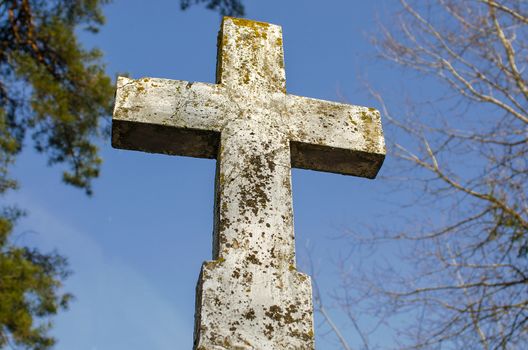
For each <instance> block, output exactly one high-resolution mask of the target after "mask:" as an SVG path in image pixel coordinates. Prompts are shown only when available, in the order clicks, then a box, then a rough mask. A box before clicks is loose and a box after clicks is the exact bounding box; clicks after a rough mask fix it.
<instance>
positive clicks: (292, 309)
mask: <svg viewBox="0 0 528 350" xmlns="http://www.w3.org/2000/svg"><path fill="white" fill-rule="evenodd" d="M196 305H197V310H196V316H195V318H196V320H195V322H196V325H195V340H194V349H195V350H233V349H236V350H257V349H258V350H283V349H284V350H286V349H287V350H313V349H314V347H315V345H314V333H313V319H312V286H311V281H310V277H308V276H307V275H305V274H303V273H300V272H298V271H296V270H295V269H294V268H293V267H291V268H290V269H287V270H280V269H278V268H263V267H261V266H258V265H251V266H248V267H247V268H240V266H239V265H238V266H237V265H235V264H234V262H233V263H230V262H228V261H224V260H216V261H211V262H206V263H204V265H203V266H202V271H201V274H200V278H199V281H198V286H197V293H196Z"/></svg>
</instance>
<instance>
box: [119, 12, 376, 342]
mask: <svg viewBox="0 0 528 350" xmlns="http://www.w3.org/2000/svg"><path fill="white" fill-rule="evenodd" d="M112 126H113V127H112V144H113V146H114V147H117V148H124V149H132V150H140V151H146V152H155V153H165V154H173V155H182V156H192V157H204V158H216V159H217V173H216V194H215V220H214V223H215V226H214V235H213V241H214V243H213V259H214V260H213V261H210V262H206V263H204V265H203V267H202V271H201V274H200V279H199V282H198V287H197V297H196V317H195V318H196V326H195V344H194V348H195V349H197V350H221V349H266V350H268V349H269V350H271V349H274V350H277V349H313V348H314V340H313V336H314V333H313V311H312V292H311V283H310V279H309V277H307V276H306V275H304V274H302V273H300V272H298V271H297V270H296V265H295V246H294V233H293V211H292V196H291V180H290V177H291V175H290V173H291V167H292V166H293V167H298V168H304V169H314V170H319V171H329V172H336V173H342V174H348V175H355V176H362V177H367V178H374V177H375V176H376V174H377V172H378V170H379V168H380V167H381V164H382V162H383V159H384V156H385V144H384V139H383V133H382V129H381V122H380V116H379V112H378V111H376V110H374V109H372V108H366V107H359V106H351V105H346V104H340V103H334V102H327V101H321V100H316V99H310V98H305V97H298V96H293V95H289V94H287V93H286V88H285V72H284V63H283V48H282V33H281V28H280V27H279V26H275V25H271V24H267V23H260V22H254V21H248V20H244V19H236V18H229V17H226V18H224V21H223V23H222V29H221V31H220V34H219V38H218V66H217V84H204V83H191V82H185V81H175V80H165V79H151V78H143V79H138V80H132V79H128V78H122V77H121V78H119V80H118V89H117V95H116V106H115V111H114V118H113V124H112Z"/></svg>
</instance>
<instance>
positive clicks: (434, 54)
mask: <svg viewBox="0 0 528 350" xmlns="http://www.w3.org/2000/svg"><path fill="white" fill-rule="evenodd" d="M400 2H401V12H399V13H398V14H397V15H396V16H394V17H393V18H394V24H384V25H383V26H381V32H380V34H379V35H378V36H377V37H376V39H374V41H373V42H374V45H375V46H376V47H377V48H378V52H379V54H380V56H381V57H382V59H384V60H387V61H390V62H392V63H393V64H395V66H396V67H400V68H403V69H404V70H408V71H410V72H412V71H414V72H417V75H416V77H418V78H419V79H423V80H424V81H426V83H424V86H426V87H430V86H433V87H434V91H433V92H432V93H430V91H427V92H426V91H419V92H418V93H417V94H416V96H415V98H414V100H413V101H412V102H411V103H409V105H408V107H409V108H407V112H406V113H401V112H402V111H401V110H398V112H397V113H392V112H394V111H395V110H396V109H395V108H394V105H392V104H391V103H389V101H388V100H383V99H382V98H380V95H379V94H378V93H377V92H375V91H373V96H375V97H376V98H377V99H378V100H379V102H380V104H381V105H382V110H383V114H384V115H385V120H386V121H388V122H389V124H390V126H389V128H392V132H391V134H392V135H393V137H392V138H393V140H392V141H394V142H392V147H391V150H392V157H395V158H397V159H398V164H399V166H401V168H400V169H399V170H400V171H401V173H400V174H401V175H402V176H403V179H404V180H405V181H403V183H404V186H405V187H403V188H405V189H406V190H407V191H408V193H410V192H411V191H412V192H414V193H418V195H417V196H415V198H413V200H412V201H411V202H410V203H409V204H410V206H409V207H407V208H406V209H405V210H404V209H403V208H402V212H407V213H410V216H407V219H408V220H407V224H402V225H398V226H399V227H398V228H397V229H395V228H385V229H383V228H380V227H376V228H373V229H372V230H371V233H370V235H369V237H365V236H364V232H361V235H359V234H356V232H350V234H349V238H350V239H353V240H354V243H355V244H358V243H364V244H370V245H372V246H373V247H375V248H379V249H384V248H382V246H383V244H391V245H393V247H394V245H395V244H396V245H398V244H399V245H400V248H401V249H402V250H401V253H402V255H403V256H404V257H405V259H406V260H405V263H404V264H402V265H401V266H399V265H398V266H394V265H393V266H391V265H390V264H389V265H388V267H387V266H385V267H383V266H381V267H380V266H377V267H375V268H370V269H361V271H362V272H360V271H359V270H358V269H353V270H346V268H345V267H347V266H348V265H347V264H342V265H341V266H342V267H343V268H342V276H343V278H342V286H341V288H340V289H338V290H337V291H336V293H335V295H334V298H335V301H336V302H337V303H339V305H341V307H342V309H343V310H344V311H347V310H354V312H356V313H357V312H358V311H359V310H361V312H363V313H364V314H366V313H368V314H369V315H370V316H372V317H378V318H379V319H381V320H382V321H383V322H384V323H385V324H386V327H388V328H391V329H393V330H394V331H395V332H396V333H394V334H395V335H397V337H396V338H395V340H394V343H393V346H388V347H389V348H399V349H443V350H444V349H485V350H490V349H503V350H506V349H512V350H513V349H519V350H520V349H528V200H527V194H528V193H527V192H528V191H527V188H528V40H527V39H528V1H526V0H400ZM435 94H436V95H435ZM424 96H425V97H424ZM431 96H436V97H435V98H433V97H431ZM400 179H401V178H400ZM424 208H427V209H426V210H424ZM427 214H429V215H427ZM393 227H394V226H393ZM402 247H403V248H402ZM378 265H379V264H378ZM373 346H374V345H373Z"/></svg>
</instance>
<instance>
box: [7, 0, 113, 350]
mask: <svg viewBox="0 0 528 350" xmlns="http://www.w3.org/2000/svg"><path fill="white" fill-rule="evenodd" d="M107 2H108V1H107V0H45V1H44V0H7V1H6V0H4V1H0V195H4V194H5V193H6V192H7V191H8V190H10V189H16V188H17V182H16V180H15V179H12V178H11V177H10V176H9V169H10V165H12V164H13V162H14V160H15V158H16V156H17V155H18V154H19V153H20V152H21V150H22V149H23V146H24V142H25V141H26V142H27V141H29V140H30V139H29V137H27V136H31V139H32V144H33V145H34V147H35V149H36V150H37V151H38V152H40V153H43V154H45V155H46V156H47V158H48V162H49V164H64V165H65V166H66V170H65V171H64V173H63V180H64V182H65V183H67V184H70V185H73V186H76V187H79V188H81V189H83V190H85V191H86V193H87V194H91V192H92V189H91V181H92V179H94V178H95V177H97V176H98V175H99V167H100V164H101V160H100V158H99V156H98V154H97V147H96V145H95V140H96V139H97V137H98V136H100V135H101V134H102V132H103V128H102V123H101V120H102V118H103V117H105V116H109V115H110V112H111V107H112V96H113V86H112V82H111V79H110V78H109V77H108V76H107V75H106V73H105V70H104V66H103V65H101V63H100V58H101V53H100V52H99V51H97V50H95V49H94V50H86V49H84V48H83V47H82V45H81V44H80V43H79V41H78V40H77V37H76V32H75V31H76V30H77V29H78V28H79V27H80V26H82V27H84V29H87V30H89V31H92V32H96V31H97V28H98V26H100V25H101V24H103V20H104V18H103V15H102V12H101V6H102V5H103V4H105V3H107ZM22 215H23V212H22V211H20V210H18V209H17V208H12V207H9V206H5V205H4V207H3V208H2V209H1V210H0V348H4V347H5V346H8V345H9V346H11V347H15V346H16V347H22V348H27V349H48V348H50V347H51V346H52V345H53V344H54V343H55V340H54V339H53V338H52V337H50V336H48V330H49V329H50V327H51V326H52V323H51V319H50V316H53V315H55V314H56V313H57V312H58V311H59V310H60V309H63V308H66V307H67V306H68V302H69V300H70V299H71V295H69V294H64V293H63V292H62V291H61V285H62V281H63V280H64V279H65V278H66V277H67V275H68V273H69V272H68V270H67V262H66V259H65V258H64V257H62V256H60V255H59V254H57V253H47V254H44V253H41V252H39V251H38V250H36V249H32V248H29V247H19V246H17V245H16V244H14V239H13V234H14V231H13V229H14V226H15V223H16V220H17V219H18V218H20V217H21V216H22Z"/></svg>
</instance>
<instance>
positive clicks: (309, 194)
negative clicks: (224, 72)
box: [8, 0, 401, 350]
mask: <svg viewBox="0 0 528 350" xmlns="http://www.w3.org/2000/svg"><path fill="white" fill-rule="evenodd" d="M246 5H247V14H246V17H247V18H250V19H255V20H260V21H265V22H270V23H274V24H279V25H281V26H282V27H283V34H284V46H285V61H286V76H287V89H288V92H290V93H293V94H296V95H301V96H308V97H314V98H320V99H327V100H333V101H341V102H343V101H346V102H348V103H352V104H357V105H365V106H374V107H379V106H377V104H376V103H375V102H374V101H373V100H372V99H371V98H370V97H369V96H368V94H367V93H366V91H365V88H364V86H363V83H362V80H364V79H368V80H369V81H370V82H371V83H372V84H373V85H375V86H377V87H380V88H381V89H382V91H389V92H391V93H392V94H395V95H396V98H397V97H398V96H397V95H398V92H399V91H401V76H399V75H398V74H396V73H395V72H393V71H392V70H391V69H390V68H389V67H387V66H382V65H380V64H379V63H377V62H376V61H375V60H374V56H375V51H374V50H373V48H372V47H371V46H370V44H369V40H368V34H369V33H374V32H375V30H376V25H377V22H378V21H382V22H383V21H386V20H387V17H386V16H387V14H390V11H391V7H390V6H394V5H395V2H392V1H343V0H340V1H338V0H332V1H330V0H326V1H324V2H323V1H314V0H302V1H301V0H297V1H279V0H268V1H246ZM105 14H106V17H107V24H106V25H105V26H104V27H103V28H102V30H101V32H100V33H99V34H97V35H95V36H94V35H90V34H86V33H82V34H81V37H82V40H83V42H84V43H85V45H87V46H89V47H92V46H97V47H99V48H100V49H102V51H103V52H104V54H105V57H104V61H105V62H106V64H107V69H108V73H109V74H110V75H111V76H113V77H114V76H115V75H116V74H117V73H118V72H127V73H128V74H130V76H131V77H133V78H139V77H143V76H148V77H159V78H170V79H178V80H188V81H202V82H213V81H214V72H215V64H216V62H215V60H216V35H217V32H218V29H219V26H220V20H221V18H220V16H219V15H218V14H217V13H214V12H211V11H208V10H205V9H203V8H202V7H200V6H197V7H194V8H191V9H190V10H188V11H186V12H181V11H180V10H179V1H178V0H150V1H148V2H147V1H139V0H126V1H125V0H115V1H114V3H113V4H111V5H109V6H107V7H106V8H105ZM28 145H29V144H28ZM101 154H102V157H103V159H104V164H103V168H102V174H101V178H100V179H98V180H96V181H95V184H94V192H95V194H94V196H93V197H92V198H88V197H86V196H85V195H84V194H83V193H82V192H81V191H79V190H76V189H74V188H70V187H67V186H64V185H63V184H62V183H61V181H60V179H61V169H60V167H54V168H49V167H47V166H46V160H45V159H44V158H42V157H40V156H38V155H36V154H34V153H33V152H32V151H31V150H30V147H27V150H26V151H25V152H24V153H23V154H22V156H21V157H20V158H19V161H18V162H17V164H16V166H15V168H14V175H15V176H16V177H17V178H18V179H19V180H20V183H21V190H19V191H18V192H16V193H13V194H12V195H11V196H10V197H9V198H8V199H9V200H10V201H14V202H16V203H18V204H19V205H20V206H21V207H23V208H26V209H27V210H28V212H29V214H30V215H29V216H28V217H27V218H26V219H25V220H23V221H22V222H21V224H20V225H19V229H20V232H23V234H21V235H20V236H19V237H18V240H19V242H21V243H27V244H36V245H37V246H39V247H40V248H42V249H43V250H52V249H57V250H58V251H59V252H60V253H62V254H64V255H66V256H67V257H69V261H70V265H71V268H72V270H73V271H74V275H73V276H72V277H71V278H70V279H69V280H68V281H67V283H66V290H67V291H69V292H72V293H73V294H74V295H75V296H76V300H75V301H74V302H73V304H72V305H71V309H70V310H69V311H68V312H64V313H62V314H61V315H59V316H58V317H57V318H56V322H55V324H56V326H55V329H54V330H53V334H54V335H55V336H56V337H57V338H58V339H59V343H58V345H57V347H56V349H57V350H66V349H76V350H121V349H127V350H136V349H138V350H139V349H159V350H165V349H167V350H168V349H191V348H192V334H193V316H194V292H195V285H196V281H197V278H198V274H199V271H200V266H201V264H202V262H203V261H204V260H208V259H210V258H211V245H212V240H211V237H212V236H211V233H212V213H213V179H214V168H215V164H214V161H212V160H204V159H193V158H184V157H169V156H163V155H153V154H145V153H139V152H131V151H123V150H115V149H112V148H111V147H110V142H109V140H104V142H101ZM391 164H392V160H391V159H390V158H389V159H388V160H387V161H386V163H385V165H384V168H382V171H381V175H382V176H383V175H384V174H386V173H387V171H388V170H387V169H390V168H391ZM389 186H390V185H389V184H388V182H387V181H386V180H383V179H378V180H375V181H371V180H366V179H359V178H354V177H346V176H342V175H334V174H327V173H317V172H312V171H303V170H294V171H293V193H294V213H295V232H296V236H297V241H296V247H297V255H298V261H299V263H300V266H301V268H302V266H303V261H305V260H306V256H307V254H306V252H307V251H311V252H312V257H313V261H314V263H315V266H316V268H317V270H318V271H319V275H318V281H319V284H320V286H321V289H322V291H323V293H329V292H331V290H332V289H333V288H334V287H335V286H336V284H337V283H338V277H337V275H336V274H335V273H334V271H335V266H334V262H335V261H336V259H337V257H338V256H339V255H340V254H342V255H345V254H347V253H348V251H349V249H350V247H348V246H346V245H344V244H343V241H341V240H336V239H335V237H336V236H338V235H340V234H341V233H342V232H343V230H344V229H346V228H358V227H361V226H364V225H369V224H371V223H376V224H377V223H385V224H389V225H390V223H391V220H392V219H393V217H392V215H393V214H394V213H395V210H396V209H395V206H394V205H392V204H390V203H397V202H398V200H399V197H397V196H398V194H395V193H394V192H392V191H389V188H390V187H389ZM384 258H386V257H383V256H381V257H379V259H384ZM351 268H353V266H351ZM336 319H337V321H338V323H340V318H339V316H336ZM316 321H317V322H316V323H320V319H319V317H318V316H317V317H316ZM324 333H325V332H324V329H318V330H317V331H316V341H317V348H318V349H322V350H326V349H338V348H339V347H338V346H337V345H336V344H337V343H336V342H335V339H334V338H333V337H332V336H331V335H324ZM344 333H345V335H346V336H347V338H348V339H349V341H350V343H351V344H352V345H354V344H357V343H358V339H357V335H356V334H354V332H353V331H352V330H351V329H344Z"/></svg>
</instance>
